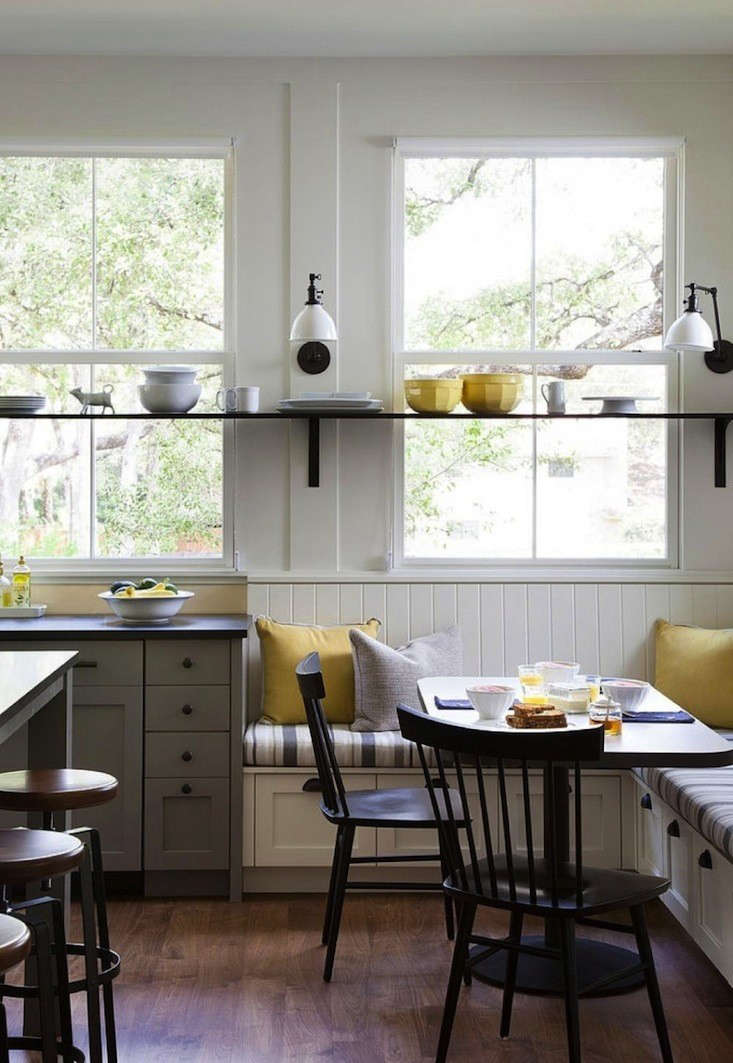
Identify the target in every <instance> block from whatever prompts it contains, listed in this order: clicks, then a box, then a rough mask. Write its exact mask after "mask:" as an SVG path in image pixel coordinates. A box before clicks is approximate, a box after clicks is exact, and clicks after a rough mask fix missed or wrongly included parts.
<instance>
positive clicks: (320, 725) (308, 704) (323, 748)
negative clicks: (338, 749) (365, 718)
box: [295, 653, 349, 816]
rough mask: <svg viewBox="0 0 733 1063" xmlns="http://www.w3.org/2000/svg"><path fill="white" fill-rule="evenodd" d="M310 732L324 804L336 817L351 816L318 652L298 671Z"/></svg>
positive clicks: (310, 656) (305, 659)
mask: <svg viewBox="0 0 733 1063" xmlns="http://www.w3.org/2000/svg"><path fill="white" fill-rule="evenodd" d="M295 675H296V678H297V680H298V687H299V689H300V693H301V697H302V698H303V705H304V707H305V717H306V720H307V723H308V730H309V732H310V736H311V742H312V744H313V754H314V757H315V761H316V769H317V771H318V780H319V782H320V784H321V791H322V793H323V804H324V806H325V807H326V808H327V809H328V811H329V812H331V813H332V814H333V815H336V816H338V815H343V816H348V814H349V808H348V805H347V802H346V790H345V788H344V784H343V780H342V779H341V770H340V769H339V766H338V761H337V760H336V754H335V752H334V748H333V742H332V741H331V733H330V731H329V729H328V722H327V720H326V714H325V712H324V711H323V705H322V704H321V699H322V698H324V697H325V696H326V689H325V687H324V684H323V674H322V673H321V659H320V657H319V656H318V654H317V653H310V654H308V656H307V657H305V658H304V659H303V660H302V661H301V662H300V664H298V665H297V667H296V669H295Z"/></svg>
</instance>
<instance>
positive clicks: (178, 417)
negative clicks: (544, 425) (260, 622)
mask: <svg viewBox="0 0 733 1063" xmlns="http://www.w3.org/2000/svg"><path fill="white" fill-rule="evenodd" d="M0 420H19V421H30V420H47V421H85V420H86V421H89V420H91V421H262V420H265V421H307V422H308V486H309V487H318V486H319V484H320V431H321V421H593V420H601V421H712V422H713V424H714V430H715V440H714V457H715V486H716V487H725V486H726V447H725V441H726V433H727V430H728V425H729V424H730V423H731V421H733V413H681V412H677V413H669V412H666V413H641V412H639V411H637V412H636V413H406V412H404V411H402V412H392V411H383V412H379V413H375V412H369V411H367V410H287V411H286V412H283V413H280V411H278V410H271V411H266V412H263V413H218V412H217V413H195V412H194V413H112V414H109V413H108V414H104V413H87V414H81V413H21V414H14V413H6V412H2V411H0Z"/></svg>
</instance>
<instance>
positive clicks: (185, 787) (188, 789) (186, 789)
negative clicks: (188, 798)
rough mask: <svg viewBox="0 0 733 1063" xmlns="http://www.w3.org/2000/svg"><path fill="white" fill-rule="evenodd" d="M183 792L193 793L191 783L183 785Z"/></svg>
mask: <svg viewBox="0 0 733 1063" xmlns="http://www.w3.org/2000/svg"><path fill="white" fill-rule="evenodd" d="M181 793H182V794H190V793H191V787H190V786H189V784H188V783H187V782H185V783H184V784H183V786H182V787H181Z"/></svg>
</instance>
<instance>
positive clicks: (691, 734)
mask: <svg viewBox="0 0 733 1063" xmlns="http://www.w3.org/2000/svg"><path fill="white" fill-rule="evenodd" d="M478 684H487V685H502V686H511V687H514V688H516V690H517V696H518V698H521V693H520V686H519V680H518V679H517V678H516V677H513V676H436V677H431V678H427V679H420V680H418V684H417V686H418V695H419V699H420V703H421V705H422V708H423V709H424V711H425V712H427V713H428V714H429V715H431V716H435V717H437V718H439V719H445V720H448V721H449V722H450V723H453V724H461V725H463V726H466V727H475V728H480V729H482V730H485V729H492V728H493V729H496V728H500V729H506V728H507V727H508V726H509V725H508V724H506V723H505V722H504V720H503V719H502V718H499V719H497V720H484V719H481V718H480V717H479V715H478V713H477V712H476V711H475V710H474V709H472V708H470V706H469V707H465V706H466V704H467V694H466V690H467V688H468V687H471V686H475V685H478ZM436 698H437V699H438V701H439V703H440V704H441V705H442V706H445V705H446V703H452V707H450V708H446V707H439V705H438V704H437V703H436ZM456 703H457V704H456ZM461 703H463V705H461ZM683 711H684V710H681V709H680V706H679V705H676V704H675V702H673V701H671V700H670V699H669V698H668V697H666V696H665V695H664V694H662V692H661V691H660V690H657V689H656V688H655V687H653V686H649V688H648V691H647V694H646V696H645V698H644V700H643V703H642V706H641V708H640V709H639V710H638V712H637V713H636V714H635V716H636V717H637V718H635V719H634V720H633V722H629V721H628V720H625V721H624V723H623V725H622V729H621V733H620V734H619V735H610V734H608V733H606V735H605V736H604V746H603V753H602V755H601V759H600V761H594V762H593V763H592V764H589V765H588V768H592V769H593V770H594V771H596V770H598V769H599V768H601V769H607V770H611V771H619V770H621V769H631V768H641V767H656V768H701V767H710V768H717V767H724V766H726V765H728V764H733V742H729V741H728V740H727V739H726V738H725V737H724V736H723V735H721V734H718V732H717V731H715V730H714V729H713V728H711V727H708V726H706V724H704V723H703V722H702V721H701V720H698V719H696V718H695V717H694V716H693V715H692V714H689V713H685V714H684V715H685V716H686V717H688V722H684V723H683V722H677V721H676V722H671V723H670V722H645V721H644V715H645V714H654V715H655V716H656V715H657V714H659V713H668V712H671V713H674V714H675V715H679V714H680V713H682V712H683ZM690 716H691V717H692V718H691V719H689V717H690ZM567 719H568V726H571V727H587V726H592V724H591V722H590V720H589V717H588V714H587V713H573V714H568V717H567ZM516 733H519V732H516ZM527 733H528V734H536V733H537V732H536V731H528V732H527ZM543 733H546V732H543ZM570 793H571V789H570V778H569V771H568V767H567V765H563V764H555V765H553V768H552V770H551V771H549V770H546V773H545V779H544V788H543V818H544V823H545V824H548V823H549V822H550V821H551V820H550V809H551V808H552V806H553V805H554V814H555V816H556V823H557V832H556V840H555V844H556V846H557V855H558V858H559V859H560V861H561V862H568V861H569V860H570ZM544 838H545V843H544V844H545V854H546V855H549V853H548V846H549V838H550V831H549V830H545V832H544ZM555 922H556V921H554V920H551V919H548V920H546V921H545V930H544V934H539V935H531V934H528V935H524V936H523V938H522V940H523V942H524V943H525V944H528V945H535V946H537V945H540V946H546V947H551V948H554V947H557V946H558V942H557V941H556V940H555V935H556V930H555ZM474 951H478V952H481V951H485V950H484V949H483V948H481V947H480V946H477V947H475V950H474ZM576 955H577V964H578V985H579V988H580V991H581V992H582V990H583V987H584V986H591V985H595V984H596V983H599V982H601V981H603V980H604V979H606V978H608V977H610V976H611V975H614V974H616V973H619V972H621V971H623V970H624V969H625V968H627V967H632V966H634V965H635V964H638V957H637V955H636V953H635V952H632V951H631V950H630V949H626V948H623V947H621V946H619V945H616V944H612V943H611V942H607V941H599V940H598V939H597V938H589V937H581V936H578V938H577V940H576ZM506 959H507V953H506V950H504V949H501V950H498V951H497V952H494V953H493V954H491V955H489V956H487V957H485V958H484V959H481V960H477V961H476V963H475V964H472V966H471V971H472V973H473V975H474V976H475V977H476V978H479V979H481V980H483V981H486V982H489V983H490V984H492V985H497V986H502V985H503V984H504V972H505V967H506ZM642 984H643V975H639V974H636V975H631V976H629V977H626V978H622V979H619V980H618V981H616V982H614V983H613V984H612V985H611V986H606V987H605V988H604V987H601V988H599V989H598V990H594V991H591V992H590V993H588V994H587V995H588V996H606V995H612V994H616V993H624V992H629V991H630V990H632V989H636V988H637V987H638V986H641V985H642ZM516 990H517V992H525V993H536V994H541V995H550V996H562V995H563V993H564V988H563V984H562V972H561V965H560V963H559V962H556V961H555V960H554V959H553V958H552V957H544V956H533V955H528V954H520V957H519V963H518V968H517V982H516Z"/></svg>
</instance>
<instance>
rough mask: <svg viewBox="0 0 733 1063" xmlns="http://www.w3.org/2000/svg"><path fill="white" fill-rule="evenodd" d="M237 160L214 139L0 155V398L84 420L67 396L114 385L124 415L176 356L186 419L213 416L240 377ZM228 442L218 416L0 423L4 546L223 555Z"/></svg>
mask: <svg viewBox="0 0 733 1063" xmlns="http://www.w3.org/2000/svg"><path fill="white" fill-rule="evenodd" d="M231 167H232V159H231V146H230V145H229V144H224V143H223V142H221V143H217V144H211V145H196V146H184V147H181V146H180V145H176V146H172V145H156V146H145V147H140V146H139V145H136V146H129V145H119V146H116V147H114V148H113V149H110V148H109V147H105V148H104V149H100V150H93V149H89V150H86V149H78V148H76V147H75V148H73V149H64V150H51V149H49V150H41V149H40V148H38V146H34V148H33V150H27V149H26V148H24V147H18V148H13V147H11V146H6V147H3V146H2V145H0V394H2V395H31V394H34V395H43V396H45V398H46V407H45V410H44V411H43V412H44V413H49V414H79V413H80V411H81V406H80V404H79V401H78V399H77V397H76V396H75V395H73V394H72V393H71V392H72V391H74V390H76V389H81V392H101V391H103V390H109V389H111V395H110V398H111V402H112V404H113V406H114V409H115V411H116V413H117V414H125V413H132V412H137V413H140V412H144V411H143V410H142V406H141V405H140V402H139V398H138V391H137V388H138V385H139V384H141V383H143V382H144V377H143V369H144V368H145V367H146V366H154V365H161V364H163V365H174V364H184V365H195V366H196V367H197V368H198V382H199V383H200V384H201V386H202V394H201V398H200V400H199V403H198V405H197V407H196V411H195V412H206V411H214V410H215V395H216V391H217V389H218V388H219V387H220V386H221V385H222V383H227V382H230V381H231V376H232V342H233V338H232V335H231V327H230V318H231V313H230V302H231V299H230V287H231V284H230V276H229V272H230V271H229V266H228V263H229V260H230V256H231V249H230V246H229V244H230V237H229V230H230V215H231V209H230V195H231ZM228 427H230V426H226V428H228ZM229 446H230V442H229V439H228V434H227V432H226V431H225V429H224V428H223V426H222V424H221V422H219V421H217V420H210V421H206V420H194V419H191V420H165V419H161V420H154V419H130V420H127V419H124V418H123V419H118V418H112V417H109V416H107V417H106V418H105V419H98V420H94V421H91V420H89V419H86V418H81V417H76V418H73V419H48V418H46V417H37V418H33V419H26V420H21V419H16V420H10V419H0V465H1V468H2V473H1V475H0V551H1V552H2V555H3V556H4V557H8V556H11V557H12V556H13V555H17V554H19V553H21V552H23V553H25V554H26V555H27V556H29V557H32V558H34V559H49V563H52V564H53V565H56V566H58V564H59V563H60V562H62V561H63V562H64V563H68V564H71V563H72V562H76V563H84V564H88V563H93V562H96V563H97V567H104V565H105V559H111V558H115V559H131V560H133V559H134V560H136V561H141V562H144V561H145V559H150V564H154V563H156V562H159V560H160V559H171V560H175V561H176V562H180V563H182V564H187V563H189V562H190V563H199V564H200V563H201V562H202V561H206V562H207V563H209V564H210V563H212V561H214V562H216V561H217V560H218V562H219V563H220V564H222V565H223V564H224V563H225V562H228V563H231V552H232V529H231V527H230V524H231V513H230V512H229V511H228V510H229V507H228V505H225V501H224V490H223V485H224V473H225V464H227V463H228V461H229V456H228V455H229ZM41 563H42V565H43V564H44V563H45V562H43V561H42V562H41ZM93 567H94V566H93ZM143 567H145V566H144V565H143Z"/></svg>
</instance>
